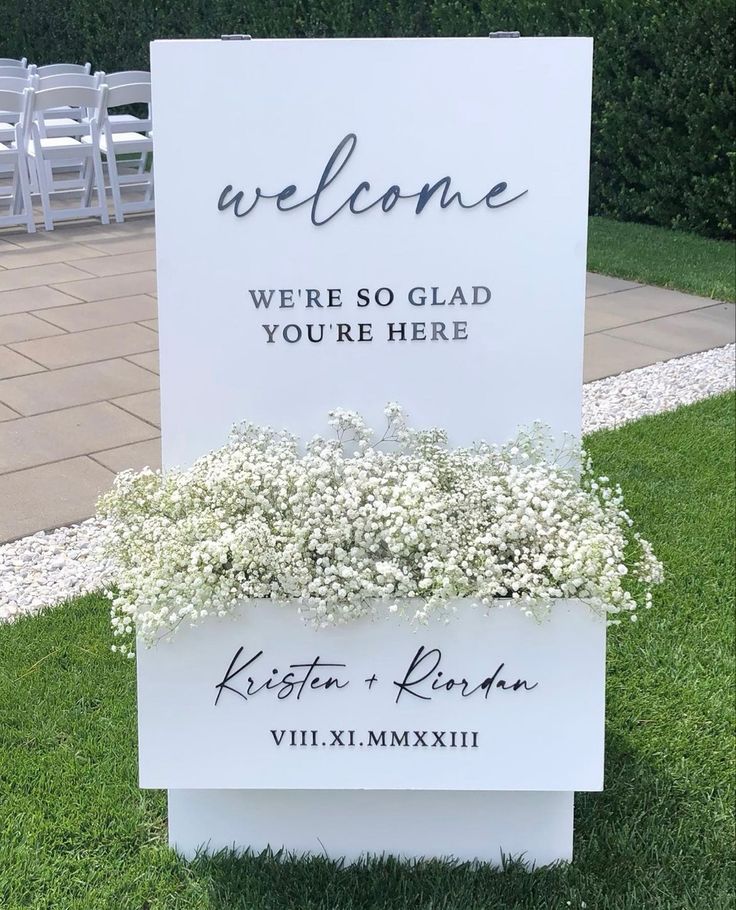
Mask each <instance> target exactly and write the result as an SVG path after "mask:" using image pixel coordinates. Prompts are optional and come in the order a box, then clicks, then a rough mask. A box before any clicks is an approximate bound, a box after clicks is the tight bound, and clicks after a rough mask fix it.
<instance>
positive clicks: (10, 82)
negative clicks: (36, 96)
mask: <svg viewBox="0 0 736 910" xmlns="http://www.w3.org/2000/svg"><path fill="white" fill-rule="evenodd" d="M25 88H33V82H32V80H31V79H28V78H27V77H26V76H17V77H16V76H0V91H3V92H21V93H22V92H23V89H25ZM6 110H7V108H6V107H0V111H6Z"/></svg>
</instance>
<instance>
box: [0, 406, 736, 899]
mask: <svg viewBox="0 0 736 910" xmlns="http://www.w3.org/2000/svg"><path fill="white" fill-rule="evenodd" d="M733 433H734V397H733V396H731V395H729V396H723V397H720V398H715V399H711V400H710V401H707V402H703V403H700V404H697V405H693V406H691V407H688V408H683V409H681V410H679V411H677V412H675V413H674V414H669V415H660V416H657V417H651V418H647V419H645V420H642V421H639V422H637V423H634V424H630V425H629V426H626V427H624V428H622V429H619V430H615V431H609V432H602V433H598V434H596V435H595V436H593V437H591V438H590V439H589V443H590V447H591V449H592V451H593V454H594V456H595V459H596V463H597V466H598V468H599V470H601V471H603V472H605V473H607V474H608V475H610V476H611V477H612V478H615V479H616V480H618V481H620V482H621V484H622V485H623V487H624V489H625V491H626V492H627V494H628V503H629V506H630V509H631V511H632V513H633V515H634V516H635V518H636V520H637V522H638V524H639V525H640V527H641V529H642V531H643V532H644V533H645V535H646V536H647V537H649V538H650V539H651V540H652V541H653V543H654V544H655V548H656V551H657V553H658V554H659V555H660V556H661V558H662V559H663V560H664V562H665V566H666V569H667V573H668V577H667V581H666V583H665V584H664V585H663V586H662V588H661V589H660V590H659V592H658V594H657V595H656V599H655V608H654V609H653V610H652V611H651V612H649V613H647V614H646V615H644V616H642V618H641V620H640V622H639V623H638V624H637V625H636V626H633V625H631V624H627V625H626V626H624V627H619V628H613V629H611V634H610V638H609V658H608V665H609V671H608V672H609V675H608V708H607V718H608V724H607V754H606V788H605V790H604V792H603V793H592V794H581V795H579V796H578V797H577V801H576V813H575V814H576V819H575V862H574V864H573V865H571V866H568V867H561V868H554V869H549V870H541V871H536V872H533V873H528V872H524V871H522V870H520V869H519V868H517V867H513V866H512V867H511V868H509V869H508V870H506V871H497V870H493V869H491V868H489V867H482V868H479V869H473V868H470V867H469V866H467V865H457V866H452V865H449V864H443V863H439V862H429V863H422V864H418V865H413V866H409V865H402V864H400V863H397V862H395V861H392V860H375V861H371V862H369V863H365V864H363V865H360V866H357V867H353V868H348V869H340V868H339V867H338V866H337V865H336V864H334V863H331V862H328V861H326V860H324V859H321V858H317V859H311V860H284V861H277V860H276V859H275V858H274V857H271V856H246V857H242V858H234V857H232V856H226V855H221V856H218V857H215V858H212V859H200V860H199V861H197V862H195V863H192V864H186V863H185V862H183V861H182V860H180V859H179V858H178V857H177V856H176V855H175V854H174V853H172V852H170V851H169V850H168V849H167V847H166V817H165V812H166V806H165V799H164V794H163V793H161V792H149V791H143V792H142V791H139V790H138V788H137V786H136V731H135V693H134V666H133V664H132V662H126V661H124V660H122V659H120V658H118V657H116V656H115V655H113V654H111V653H110V650H109V647H110V643H111V637H110V634H109V631H108V626H107V605H106V602H105V601H103V600H102V598H100V597H95V596H90V597H85V598H81V599H79V600H77V601H74V602H73V603H70V604H68V605H66V606H64V607H60V608H58V609H55V610H50V611H48V612H47V613H45V614H44V615H41V616H39V617H36V618H28V619H25V620H21V621H19V622H17V623H15V624H14V625H7V626H4V627H2V628H0V686H1V687H2V688H1V691H2V696H3V697H2V699H1V700H0V907H1V908H2V910H19V908H34V910H40V908H48V910H108V908H109V910H159V908H167V910H172V908H188V910H317V908H320V910H358V908H360V910H389V908H390V910H394V908H401V910H404V908H412V910H480V908H484V910H487V908H509V910H510V908H513V910H567V908H568V907H570V908H573V910H580V908H582V907H587V910H694V908H697V910H721V908H723V910H726V908H728V907H732V906H733V892H732V888H733V878H732V874H733V862H732V861H733V856H732V851H733V834H734V827H733V803H734V776H733V751H732V743H731V731H732V729H733V721H734V704H733V647H734V641H733V633H734V623H733V615H732V610H733V597H734V566H733V543H734V527H733V515H734V483H733V474H734V463H733V460H734V459H733Z"/></svg>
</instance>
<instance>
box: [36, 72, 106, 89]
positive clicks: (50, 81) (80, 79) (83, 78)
mask: <svg viewBox="0 0 736 910" xmlns="http://www.w3.org/2000/svg"><path fill="white" fill-rule="evenodd" d="M36 78H37V79H38V84H37V86H36V87H37V88H39V89H49V88H60V87H66V86H76V87H79V86H81V87H83V88H99V87H100V84H101V83H100V79H99V76H98V74H97V73H95V75H94V76H90V75H88V74H87V73H59V74H58V75H56V76H38V77H36Z"/></svg>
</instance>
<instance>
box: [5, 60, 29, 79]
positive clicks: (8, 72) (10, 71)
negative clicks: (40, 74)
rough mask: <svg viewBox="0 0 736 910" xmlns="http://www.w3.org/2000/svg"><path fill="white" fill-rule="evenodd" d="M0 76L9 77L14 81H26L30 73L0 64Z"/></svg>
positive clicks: (18, 67)
mask: <svg viewBox="0 0 736 910" xmlns="http://www.w3.org/2000/svg"><path fill="white" fill-rule="evenodd" d="M0 76H11V77H12V78H14V79H28V78H29V77H30V76H31V71H30V70H27V69H24V68H23V67H21V66H12V65H8V64H3V63H2V62H0Z"/></svg>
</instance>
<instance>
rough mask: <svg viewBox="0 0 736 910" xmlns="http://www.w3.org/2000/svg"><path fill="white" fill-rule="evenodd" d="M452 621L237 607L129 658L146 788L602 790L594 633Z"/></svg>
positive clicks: (463, 611)
mask: <svg viewBox="0 0 736 910" xmlns="http://www.w3.org/2000/svg"><path fill="white" fill-rule="evenodd" d="M501 603H502V602H501ZM457 607H458V613H457V614H456V615H455V616H454V617H452V619H451V621H450V622H449V623H447V622H446V621H445V619H444V618H437V619H435V620H433V621H431V622H430V623H428V624H427V625H426V626H425V625H422V626H420V627H418V628H417V626H416V625H414V624H411V623H409V622H407V621H405V620H401V619H398V618H397V617H396V616H395V615H392V614H390V613H388V611H386V612H385V613H384V614H383V618H381V619H375V620H371V619H364V620H359V621H355V622H351V623H349V624H345V625H343V626H339V627H333V628H328V629H316V628H314V627H310V626H307V625H305V624H304V622H303V620H302V619H301V618H300V617H299V616H298V615H297V612H296V609H295V608H293V607H292V606H286V605H282V604H273V603H270V602H265V603H263V602H262V603H258V604H246V605H245V606H244V607H243V609H242V610H241V612H240V615H239V616H238V617H237V618H236V619H235V620H233V619H232V618H226V619H220V620H218V619H216V618H213V619H211V620H208V621H207V623H206V624H205V625H204V626H203V627H199V628H195V629H181V630H180V631H179V632H177V634H176V635H175V636H174V637H173V640H172V641H170V642H163V643H160V644H159V645H158V646H157V647H156V648H154V649H151V650H146V649H145V648H140V649H139V652H138V673H139V728H140V768H141V784H142V786H146V787H171V788H177V789H178V788H184V789H195V788H224V789H269V788H276V789H280V788H284V789H290V790H299V789H307V790H309V789H316V790H319V789H322V790H324V789H338V790H343V789H376V790H393V789H400V790H566V791H569V790H600V789H601V788H602V785H603V727H604V689H605V686H604V682H605V679H604V677H605V659H604V657H605V634H606V627H605V622H604V620H603V619H601V618H597V617H594V616H593V615H592V614H591V612H590V609H589V608H588V607H587V606H586V605H584V604H581V603H579V602H577V601H569V602H564V601H561V602H559V603H557V604H555V607H554V612H553V614H552V617H551V619H550V620H548V621H545V622H537V621H535V620H534V619H531V618H529V617H526V616H524V615H523V614H522V613H521V611H520V610H519V609H518V608H516V607H515V606H514V605H513V604H507V605H506V607H505V608H499V607H494V608H493V609H491V611H490V612H488V611H487V610H485V609H482V608H479V607H473V606H472V605H471V604H469V603H463V602H460V603H459V604H458V605H457Z"/></svg>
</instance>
